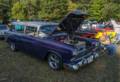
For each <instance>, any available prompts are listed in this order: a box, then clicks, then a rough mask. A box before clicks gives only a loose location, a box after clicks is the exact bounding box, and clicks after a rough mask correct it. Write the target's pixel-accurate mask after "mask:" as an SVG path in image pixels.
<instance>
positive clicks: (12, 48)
mask: <svg viewBox="0 0 120 82" xmlns="http://www.w3.org/2000/svg"><path fill="white" fill-rule="evenodd" d="M10 49H11V50H12V51H16V50H17V49H16V45H15V43H13V42H10Z"/></svg>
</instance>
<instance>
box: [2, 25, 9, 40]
mask: <svg viewBox="0 0 120 82" xmlns="http://www.w3.org/2000/svg"><path fill="white" fill-rule="evenodd" d="M8 30H9V28H8V27H7V26H6V25H2V24H1V25H0V39H3V38H4V37H5V32H6V31H8Z"/></svg>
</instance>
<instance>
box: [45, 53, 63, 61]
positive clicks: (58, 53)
mask: <svg viewBox="0 0 120 82" xmlns="http://www.w3.org/2000/svg"><path fill="white" fill-rule="evenodd" d="M50 53H53V54H56V55H58V56H59V57H60V58H62V57H61V55H59V53H57V52H55V51H48V52H47V54H46V56H45V60H46V59H47V58H48V56H49V54H50Z"/></svg>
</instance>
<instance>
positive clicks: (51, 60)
mask: <svg viewBox="0 0 120 82" xmlns="http://www.w3.org/2000/svg"><path fill="white" fill-rule="evenodd" d="M48 65H49V66H50V68H52V69H53V70H60V69H62V66H63V63H62V58H61V57H59V56H58V55H56V54H54V53H51V54H49V56H48Z"/></svg>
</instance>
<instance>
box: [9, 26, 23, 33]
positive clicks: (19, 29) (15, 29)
mask: <svg viewBox="0 0 120 82" xmlns="http://www.w3.org/2000/svg"><path fill="white" fill-rule="evenodd" d="M24 28H25V26H23V25H11V27H10V30H11V31H15V32H19V33H24Z"/></svg>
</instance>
